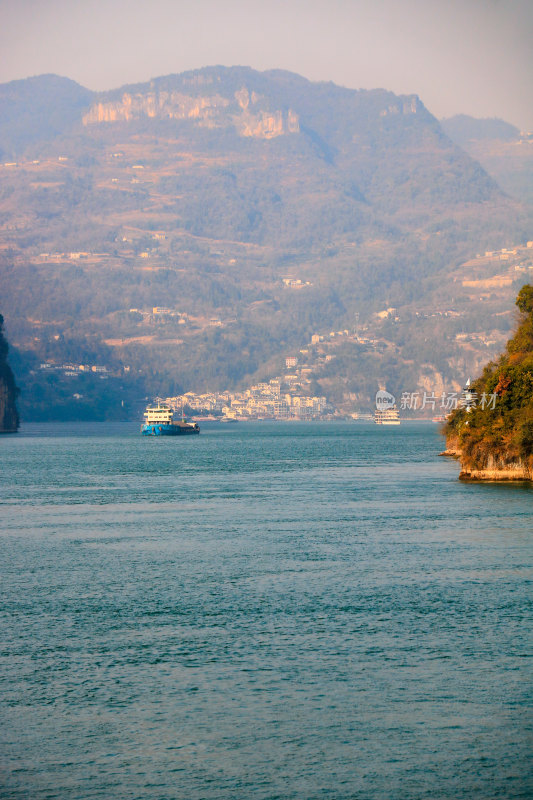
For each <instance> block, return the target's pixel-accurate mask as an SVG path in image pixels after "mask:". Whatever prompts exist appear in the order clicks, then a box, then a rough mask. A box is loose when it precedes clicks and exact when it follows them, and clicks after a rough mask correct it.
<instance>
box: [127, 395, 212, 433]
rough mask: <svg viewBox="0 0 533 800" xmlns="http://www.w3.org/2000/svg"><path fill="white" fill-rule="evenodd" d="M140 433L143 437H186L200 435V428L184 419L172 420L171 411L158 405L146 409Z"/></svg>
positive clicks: (172, 413) (167, 407)
mask: <svg viewBox="0 0 533 800" xmlns="http://www.w3.org/2000/svg"><path fill="white" fill-rule="evenodd" d="M141 433H142V434H143V435H144V436H187V435H190V434H194V433H200V427H199V426H198V423H196V422H187V421H186V419H185V417H182V419H181V420H179V421H176V420H174V412H173V410H172V409H171V408H170V407H169V406H165V405H163V404H161V403H158V404H157V405H154V406H148V407H147V408H146V411H145V412H144V422H143V423H142V425H141Z"/></svg>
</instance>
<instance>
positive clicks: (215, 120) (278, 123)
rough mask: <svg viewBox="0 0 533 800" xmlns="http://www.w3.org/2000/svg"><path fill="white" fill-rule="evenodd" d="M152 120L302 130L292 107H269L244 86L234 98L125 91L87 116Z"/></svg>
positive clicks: (250, 130) (267, 133) (257, 131)
mask: <svg viewBox="0 0 533 800" xmlns="http://www.w3.org/2000/svg"><path fill="white" fill-rule="evenodd" d="M143 117H149V118H150V119H176V120H195V121H197V122H198V123H200V124H202V125H204V126H206V127H211V128H217V127H225V126H229V125H233V126H234V127H235V128H236V129H237V131H238V132H239V134H240V135H241V136H253V137H256V138H260V139H272V138H273V137H275V136H283V135H284V134H291V133H298V132H299V130H300V123H299V119H298V115H297V114H296V113H295V112H294V111H292V110H291V109H289V110H288V111H283V110H281V109H278V110H275V111H270V110H268V109H265V107H264V102H263V98H261V96H260V95H258V94H257V93H256V92H249V91H248V89H247V88H246V87H245V86H243V87H242V88H241V89H239V90H238V91H236V92H235V93H234V95H233V97H231V98H228V97H223V96H222V95H221V94H212V95H203V96H200V97H198V96H192V95H188V94H185V93H183V92H179V91H151V92H146V93H142V92H139V93H135V94H131V93H129V92H125V93H124V94H123V95H122V98H121V99H120V100H112V101H108V102H97V103H95V104H94V105H92V106H91V108H90V109H89V111H88V112H87V113H86V114H85V115H84V116H83V124H84V125H86V126H87V125H96V124H99V123H104V122H120V121H123V122H129V121H131V120H137V119H142V118H143Z"/></svg>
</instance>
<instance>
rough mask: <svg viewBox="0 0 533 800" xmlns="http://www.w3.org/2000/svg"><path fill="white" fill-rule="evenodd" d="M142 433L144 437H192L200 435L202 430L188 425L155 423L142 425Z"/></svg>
mask: <svg viewBox="0 0 533 800" xmlns="http://www.w3.org/2000/svg"><path fill="white" fill-rule="evenodd" d="M141 433H142V435H143V436H191V435H194V434H197V433H200V428H199V427H198V426H197V425H189V424H187V423H185V424H184V425H180V424H179V423H177V424H175V423H172V424H165V423H162V422H154V423H149V424H147V423H145V424H143V425H141Z"/></svg>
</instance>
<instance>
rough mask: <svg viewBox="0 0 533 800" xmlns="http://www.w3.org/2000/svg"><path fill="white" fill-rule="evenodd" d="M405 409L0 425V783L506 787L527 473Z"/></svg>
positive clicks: (523, 740)
mask: <svg viewBox="0 0 533 800" xmlns="http://www.w3.org/2000/svg"><path fill="white" fill-rule="evenodd" d="M442 449H443V442H442V439H441V438H440V437H439V435H438V434H437V432H436V429H435V427H434V426H432V425H429V424H404V425H402V426H400V427H399V428H382V427H378V426H373V425H370V424H364V423H362V424H360V423H353V424H348V423H346V424H341V423H339V424H336V423H316V424H298V423H293V424H289V423H285V424H284V423H278V424H269V423H257V424H252V423H248V424H246V423H244V424H237V425H223V424H218V425H216V424H212V425H211V427H209V426H208V425H205V426H203V427H202V433H201V435H200V436H199V437H185V438H179V439H169V438H156V437H145V438H143V437H141V436H140V435H139V434H138V426H137V425H128V424H118V425H113V424H80V425H74V424H71V425H66V424H65V425H59V424H58V425H56V424H43V425H26V426H24V427H23V429H22V431H21V433H20V434H18V435H16V436H4V437H2V438H0V481H1V495H0V602H1V606H0V624H1V639H0V713H1V726H0V767H1V775H0V796H1V797H2V798H9V799H13V800H15V799H17V800H19V799H20V800H22V798H24V800H45V798H46V799H48V798H50V799H52V798H57V799H58V800H96V799H98V800H130V799H131V800H133V799H137V798H138V799H139V800H215V799H216V800H274V798H279V800H315V799H317V798H327V800H348V799H352V798H357V799H358V800H359V799H360V800H377V799H378V798H379V799H380V800H381V799H383V800H411V799H412V800H419V798H431V800H439V799H440V798H450V800H459V799H460V798H465V800H466V798H468V800H472V799H473V798H474V799H475V800H477V799H478V798H479V800H488V798H495V799H496V798H497V800H504V799H505V798H531V796H532V795H533V784H532V782H531V779H530V775H531V755H532V753H531V736H532V727H533V726H532V715H531V700H532V682H531V679H532V671H531V663H532V662H531V653H532V644H533V641H532V640H533V635H532V627H531V576H532V570H531V567H532V563H533V535H532V528H533V490H531V489H530V488H527V487H526V486H524V485H503V484H500V485H491V486H487V485H479V484H462V483H460V482H459V481H458V480H457V475H458V467H457V464H456V463H455V462H453V461H449V460H446V459H443V458H438V456H437V454H438V453H439V451H440V450H442Z"/></svg>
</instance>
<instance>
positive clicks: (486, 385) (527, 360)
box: [445, 285, 533, 481]
mask: <svg viewBox="0 0 533 800" xmlns="http://www.w3.org/2000/svg"><path fill="white" fill-rule="evenodd" d="M516 305H517V306H518V308H519V310H520V312H521V313H522V317H521V321H520V324H519V326H518V329H517V331H516V333H515V335H514V336H513V337H512V338H511V339H510V340H509V342H508V343H507V348H506V353H504V354H503V355H502V356H501V357H500V359H499V360H498V361H497V362H496V363H491V364H488V365H487V366H486V367H485V370H484V371H483V374H482V375H481V377H480V378H478V379H477V380H476V381H474V382H473V383H472V386H471V388H470V392H469V402H468V406H467V407H464V408H459V409H457V410H456V411H454V412H453V414H452V415H451V416H450V418H449V419H448V422H447V423H446V427H445V433H446V437H447V441H446V453H445V454H447V455H454V454H455V455H457V456H458V457H459V458H460V460H461V475H460V477H461V478H465V479H467V480H484V481H502V480H527V481H531V480H533V286H530V285H526V286H523V287H522V289H521V290H520V292H519V294H518V298H517V301H516Z"/></svg>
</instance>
